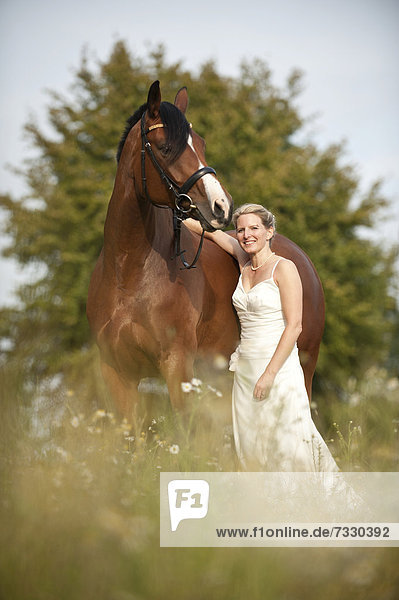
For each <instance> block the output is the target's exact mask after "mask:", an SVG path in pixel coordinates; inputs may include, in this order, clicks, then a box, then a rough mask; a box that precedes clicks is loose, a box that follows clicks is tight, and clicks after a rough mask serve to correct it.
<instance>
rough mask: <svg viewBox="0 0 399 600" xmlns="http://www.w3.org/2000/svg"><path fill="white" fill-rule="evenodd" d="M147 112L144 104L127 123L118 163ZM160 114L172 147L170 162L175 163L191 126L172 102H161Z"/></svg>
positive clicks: (121, 141) (184, 145) (167, 141)
mask: <svg viewBox="0 0 399 600" xmlns="http://www.w3.org/2000/svg"><path fill="white" fill-rule="evenodd" d="M146 110H147V104H142V105H141V106H140V108H138V109H137V110H136V112H135V113H134V114H133V115H132V116H131V117H129V118H128V120H127V121H126V127H125V130H124V132H123V134H122V136H121V139H120V142H119V145H118V150H117V153H116V160H117V162H119V160H120V157H121V154H122V150H123V146H124V145H125V142H126V139H127V136H128V135H129V133H130V130H131V129H132V128H133V127H134V126H135V125H136V123H137V122H138V121H139V120H140V119H141V117H142V116H143V113H144V112H145V111H146ZM159 112H160V115H161V120H162V123H163V124H164V125H165V129H166V136H167V137H166V143H167V145H168V146H169V147H170V154H169V160H170V162H173V161H175V160H177V159H178V158H179V156H180V154H181V153H182V152H183V150H184V148H185V147H186V144H187V140H188V136H189V133H190V125H189V123H188V121H187V119H186V117H185V116H184V115H183V113H182V112H181V111H180V110H179V109H178V108H176V106H174V104H171V103H170V102H161V106H160V109H159Z"/></svg>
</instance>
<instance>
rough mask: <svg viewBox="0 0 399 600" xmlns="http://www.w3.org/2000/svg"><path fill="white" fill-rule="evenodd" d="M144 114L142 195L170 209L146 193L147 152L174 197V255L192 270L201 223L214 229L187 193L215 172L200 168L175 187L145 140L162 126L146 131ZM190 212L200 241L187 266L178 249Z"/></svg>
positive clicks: (200, 244)
mask: <svg viewBox="0 0 399 600" xmlns="http://www.w3.org/2000/svg"><path fill="white" fill-rule="evenodd" d="M145 114H146V113H145V112H144V113H143V116H142V117H141V180H142V184H143V191H144V195H145V197H146V199H147V200H148V202H150V203H151V204H153V205H154V206H157V207H158V208H170V207H169V206H165V205H162V204H157V203H156V202H153V201H152V200H151V197H150V195H149V193H148V189H147V178H146V175H145V156H146V152H148V154H149V156H150V158H151V161H152V163H153V165H154V167H155V168H156V170H157V171H158V173H159V175H160V177H161V179H162V181H163V182H164V184H165V185H166V187H167V189H168V190H169V191H170V192H172V193H173V194H174V196H175V206H174V208H173V209H172V210H173V231H174V238H175V255H176V256H180V260H181V262H182V264H183V267H182V268H184V269H192V268H194V267H195V264H196V262H197V261H198V259H199V256H200V254H201V249H202V244H203V241H204V235H205V229H204V227H203V222H204V221H205V222H206V224H207V228H208V229H210V230H211V231H215V228H214V227H212V226H211V225H210V224H209V223H208V221H207V220H206V219H205V217H204V216H203V214H202V213H201V211H200V210H199V208H198V206H197V205H196V204H194V203H193V201H192V199H191V197H190V196H189V195H188V192H189V191H190V189H191V188H192V187H193V185H194V184H195V183H197V181H198V180H199V179H201V177H203V176H204V175H206V174H208V173H212V174H213V175H216V171H215V169H212V167H201V168H200V169H198V170H197V171H195V173H193V174H192V175H190V177H189V178H188V179H187V180H186V181H185V182H184V183H183V185H181V186H179V185H177V183H176V182H175V181H173V179H171V178H170V177H169V175H168V174H167V173H165V171H164V170H163V169H162V167H161V165H160V164H159V162H158V161H157V159H156V156H155V154H154V152H153V150H152V147H151V143H150V142H149V141H148V138H147V134H148V133H149V132H150V131H152V130H153V129H157V128H159V127H164V124H163V123H157V124H155V125H151V126H150V127H149V128H148V129H147V130H146V128H145ZM192 212H193V213H194V214H193V216H196V217H197V218H198V220H199V221H200V223H201V225H202V235H201V240H200V243H199V246H198V250H197V253H196V255H195V258H194V260H193V262H192V263H191V264H189V263H188V262H187V261H186V260H185V258H184V256H183V255H184V253H185V250H181V249H180V235H181V224H182V222H183V221H184V219H187V218H188V217H189V216H190V213H192Z"/></svg>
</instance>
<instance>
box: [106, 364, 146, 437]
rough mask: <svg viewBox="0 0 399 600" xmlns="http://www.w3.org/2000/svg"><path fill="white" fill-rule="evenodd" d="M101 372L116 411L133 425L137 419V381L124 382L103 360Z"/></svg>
mask: <svg viewBox="0 0 399 600" xmlns="http://www.w3.org/2000/svg"><path fill="white" fill-rule="evenodd" d="M101 372H102V375H103V377H104V381H105V383H106V385H107V388H108V390H109V393H110V394H111V397H112V400H113V402H114V404H115V408H116V410H117V412H118V413H119V415H120V416H121V417H124V418H125V419H126V420H127V421H128V423H130V424H132V425H133V424H134V423H135V422H136V419H137V406H138V401H139V393H138V389H137V387H138V382H133V381H132V382H125V381H124V380H123V379H121V377H120V376H119V375H118V373H117V372H116V371H115V369H114V368H113V367H111V366H110V365H109V364H108V363H106V362H103V361H102V362H101Z"/></svg>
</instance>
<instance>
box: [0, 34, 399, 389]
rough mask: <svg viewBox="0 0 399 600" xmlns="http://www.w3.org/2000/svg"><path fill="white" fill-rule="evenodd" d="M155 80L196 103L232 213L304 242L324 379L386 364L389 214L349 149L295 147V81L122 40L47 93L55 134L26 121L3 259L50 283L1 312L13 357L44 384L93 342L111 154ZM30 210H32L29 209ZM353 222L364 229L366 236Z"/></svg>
mask: <svg viewBox="0 0 399 600" xmlns="http://www.w3.org/2000/svg"><path fill="white" fill-rule="evenodd" d="M154 79H159V80H160V81H161V88H162V94H163V98H164V99H168V100H170V101H173V98H174V95H175V93H176V91H177V90H178V89H179V87H181V86H183V85H186V86H187V87H188V90H189V94H190V105H189V112H188V119H189V120H190V121H191V122H192V123H193V125H194V127H195V129H196V131H198V133H199V134H200V135H202V136H203V137H204V138H205V139H206V141H207V148H208V150H207V159H208V163H209V164H210V165H212V166H213V167H215V168H216V170H217V172H218V175H219V177H220V178H221V180H222V181H223V183H224V184H225V185H226V187H227V189H228V190H229V191H230V193H231V194H232V195H233V198H234V201H235V205H236V206H237V205H240V204H242V203H244V202H248V201H254V202H259V203H261V204H263V205H265V206H267V207H268V208H270V209H271V210H272V211H273V212H274V213H275V215H276V217H277V224H278V230H279V231H280V232H281V233H283V234H284V235H286V236H287V237H289V238H291V239H292V240H293V241H295V242H296V243H297V244H299V245H300V246H301V247H302V248H303V249H304V250H305V251H306V252H307V253H308V254H309V256H310V257H311V259H312V260H313V262H314V264H315V266H316V268H317V270H318V272H319V274H320V277H321V279H322V282H323V285H324V290H325V296H326V306H327V321H326V330H325V336H324V341H323V346H322V352H321V357H320V362H319V373H320V375H321V377H322V378H324V380H325V381H328V382H330V383H333V384H337V383H339V381H340V380H342V378H343V377H346V376H347V375H348V374H349V373H352V374H353V373H354V374H356V373H358V372H360V370H361V369H362V368H364V367H365V366H367V365H368V364H370V363H375V362H378V361H381V360H383V359H385V357H386V355H387V352H388V350H389V346H390V344H391V340H392V329H393V327H394V323H393V322H392V319H391V320H390V319H389V318H388V316H389V315H391V316H392V315H395V314H396V313H395V304H394V300H393V298H392V297H391V295H390V293H389V290H390V285H391V282H392V277H393V261H394V249H392V250H391V251H385V252H384V251H383V250H382V249H381V248H380V247H379V246H378V245H377V244H376V243H375V242H374V241H373V231H372V228H373V225H374V223H375V219H376V215H377V214H378V212H379V211H380V209H381V208H383V207H384V206H385V205H386V202H385V200H384V198H382V197H381V194H380V190H379V186H378V184H376V185H374V186H373V187H372V188H371V189H370V190H369V192H368V193H367V195H366V196H365V197H364V198H362V199H360V200H359V199H357V202H355V199H356V198H357V196H358V184H359V182H358V180H357V177H356V175H355V172H354V170H353V168H351V167H350V166H347V165H343V164H342V162H343V159H342V155H343V148H342V147H341V146H332V147H329V148H327V149H323V150H320V149H318V148H317V147H315V145H314V144H312V143H309V142H306V143H298V142H296V140H297V139H298V134H299V133H301V131H302V128H303V125H304V124H303V120H302V118H301V116H300V115H299V113H298V110H297V108H296V106H295V100H296V97H297V95H298V94H299V93H300V83H301V78H300V74H299V73H296V72H294V73H293V74H292V75H291V77H290V78H289V80H288V81H287V83H286V87H285V89H277V88H276V87H275V86H274V85H273V84H272V77H271V73H270V71H269V69H268V67H267V65H266V64H265V63H263V62H262V61H260V60H256V61H254V62H252V63H250V64H243V65H242V67H241V72H240V76H239V77H237V78H235V79H234V78H227V77H223V76H221V75H220V74H219V73H218V72H217V70H216V68H215V66H214V64H213V63H212V62H209V63H206V64H204V65H203V66H202V67H201V69H200V71H199V73H198V74H196V75H195V74H193V73H190V72H189V71H187V70H184V69H183V68H182V66H181V64H180V63H177V64H167V62H166V59H165V52H164V50H163V48H162V47H159V48H158V49H156V50H155V51H153V52H151V53H150V54H149V55H148V57H147V58H146V59H141V58H139V57H131V56H130V54H129V51H128V49H127V48H126V46H125V44H124V43H123V42H117V43H116V44H115V46H114V48H113V50H112V53H111V55H110V57H109V59H108V60H106V61H104V62H102V63H99V64H98V65H96V66H95V67H91V66H90V65H89V62H88V60H87V58H86V57H85V55H83V57H82V61H81V65H80V68H79V69H78V71H77V72H76V74H75V81H74V85H73V87H72V90H71V92H72V99H71V97H68V98H67V97H63V96H62V95H60V94H56V93H53V94H52V100H51V106H50V108H49V110H48V118H49V122H50V125H51V128H52V132H53V134H52V135H51V136H50V135H45V134H44V133H43V132H42V131H41V130H40V128H39V126H38V125H37V124H35V123H34V122H29V123H27V125H26V132H27V134H28V135H29V137H30V140H31V144H32V147H33V148H34V149H35V150H36V157H35V158H33V159H31V160H30V161H28V162H26V163H25V167H24V168H23V170H22V176H23V177H24V178H25V181H26V183H27V185H28V189H29V190H30V194H29V197H28V198H20V199H18V198H11V197H8V196H7V197H4V196H3V197H2V198H1V203H0V206H1V207H3V209H5V210H6V211H7V215H8V217H7V221H6V226H5V231H6V233H7V234H8V235H9V236H10V239H11V243H10V245H9V247H8V248H7V249H6V251H5V252H4V254H5V256H11V257H14V258H16V259H17V260H18V261H19V263H20V264H21V265H30V264H34V265H38V266H39V265H40V266H42V267H43V266H44V267H45V270H43V269H42V270H41V272H42V275H41V276H40V277H38V279H37V280H36V281H35V282H34V283H32V284H29V285H23V286H21V288H20V289H19V292H18V296H19V304H18V306H16V307H15V308H7V309H3V310H2V312H1V315H0V317H1V318H0V327H1V333H2V334H3V335H4V336H5V337H7V338H8V339H9V340H10V344H9V349H8V352H9V353H10V354H11V355H14V356H17V357H18V358H19V360H21V361H24V362H25V363H26V365H27V366H28V367H29V368H30V369H31V370H32V373H33V374H34V375H35V376H37V375H47V374H52V373H55V372H60V371H63V370H65V369H66V368H67V365H68V364H70V362H71V361H73V359H74V357H75V356H80V355H81V353H82V351H84V350H85V349H87V348H88V347H89V345H90V337H89V330H88V326H87V322H86V317H85V302H86V295H87V287H88V282H89V279H90V274H91V271H92V269H93V267H94V264H95V261H96V259H97V256H98V254H99V251H100V249H101V246H102V235H103V224H104V218H105V213H106V208H107V205H108V201H109V198H110V195H111V191H112V186H113V179H114V176H115V171H116V163H115V152H116V148H117V145H118V141H119V138H120V135H121V132H122V130H123V127H124V123H125V120H126V119H127V118H128V117H129V115H130V114H132V112H133V111H134V110H135V109H136V108H137V107H138V106H139V105H141V104H142V103H143V102H145V100H146V96H147V91H148V87H149V84H150V83H151V82H152V81H153V80H154ZM32 201H33V202H32ZM359 227H363V228H366V229H367V230H368V231H369V235H368V237H367V238H364V237H360V236H359Z"/></svg>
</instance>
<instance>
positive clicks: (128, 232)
mask: <svg viewBox="0 0 399 600" xmlns="http://www.w3.org/2000/svg"><path fill="white" fill-rule="evenodd" d="M187 106H188V94H187V90H186V88H182V89H180V90H179V92H178V93H177V95H176V98H175V101H174V104H171V103H169V102H164V101H161V92H160V86H159V82H158V81H155V82H154V83H153V84H152V85H151V87H150V89H149V92H148V97H147V102H146V104H143V105H142V106H141V107H140V108H139V109H138V110H137V111H136V112H135V113H134V115H132V117H130V119H129V120H128V123H127V127H126V129H125V132H124V134H123V136H122V138H121V141H120V144H119V148H118V154H117V160H118V166H117V171H116V178H115V184H114V189H113V192H112V196H111V199H110V202H109V206H108V211H107V216H106V220H105V226H104V245H103V249H102V251H101V254H100V256H99V258H98V261H97V263H96V266H95V268H94V272H93V274H92V278H91V281H90V286H89V294H88V301H87V317H88V320H89V324H90V328H91V331H92V333H93V335H94V337H95V340H96V343H97V345H98V347H99V350H100V359H101V370H102V374H103V377H104V379H105V382H106V384H107V387H108V389H109V391H110V393H111V396H112V398H113V400H114V403H115V405H116V408H117V410H118V412H119V413H120V414H121V415H122V416H124V417H126V418H127V419H128V421H129V422H133V421H134V419H135V410H136V405H137V401H138V384H139V382H140V380H141V379H143V378H145V377H153V376H159V375H161V376H163V378H164V379H165V381H166V384H167V386H168V391H169V395H170V401H171V404H172V406H173V408H175V409H178V410H179V409H183V408H184V404H185V395H184V393H183V392H182V389H181V382H184V381H190V380H191V378H192V377H193V375H194V361H195V359H196V358H198V357H201V356H205V357H207V356H215V355H222V356H224V357H226V358H228V357H229V356H230V355H231V353H232V352H233V351H234V349H235V347H236V345H237V343H238V339H239V327H238V323H237V318H236V315H235V312H234V309H233V306H232V302H231V296H232V293H233V291H234V289H235V286H236V284H237V279H238V267H237V264H236V262H235V261H234V259H233V258H232V257H231V256H229V255H228V254H227V253H226V252H224V251H223V250H221V249H220V248H219V247H218V246H217V245H216V244H215V243H213V242H212V241H211V240H208V239H205V240H203V242H204V243H203V248H202V253H201V255H200V257H199V258H198V256H197V261H198V262H197V264H196V268H194V269H187V268H186V269H184V268H183V269H182V268H181V266H180V263H179V262H178V256H176V255H179V254H180V255H182V254H183V253H184V252H186V253H187V254H186V256H193V255H194V254H195V249H196V248H197V246H198V239H199V236H198V235H196V234H195V233H192V232H190V231H189V230H188V229H187V228H186V227H184V226H183V227H181V220H182V218H184V216H190V217H193V218H196V219H197V220H199V221H200V223H201V225H202V227H203V229H204V230H207V231H213V230H215V229H221V228H224V227H226V226H227V225H228V224H229V222H230V220H231V215H232V209H233V203H232V199H231V196H230V195H229V194H228V192H227V191H226V190H225V189H224V188H223V186H222V185H221V183H220V182H219V181H218V179H217V177H216V173H215V171H214V170H213V169H212V168H211V167H208V166H207V165H206V161H205V154H204V151H205V142H204V140H203V139H202V138H201V137H200V136H199V135H198V134H197V133H196V132H195V131H194V130H193V128H192V127H191V125H190V124H189V123H188V122H187V120H186V117H185V112H186V109H187ZM173 210H175V211H177V213H176V212H175V213H174V218H173V219H172V218H171V214H172V211H173ZM176 214H177V217H176ZM176 223H177V226H176ZM180 236H181V241H180ZM176 241H177V242H178V243H176ZM201 242H202V240H201ZM180 243H181V247H183V248H184V249H185V250H184V251H183V252H181V250H180ZM273 250H274V251H276V252H278V253H279V254H281V255H282V256H285V257H287V258H291V259H292V260H293V261H294V262H295V263H296V264H297V266H298V269H299V273H300V275H301V278H302V281H303V287H304V316H303V330H302V333H301V336H300V339H299V341H298V346H299V349H300V350H301V351H302V353H303V352H304V353H305V354H306V361H305V362H304V365H303V368H304V374H305V379H306V385H307V389H308V393H309V395H310V389H311V382H312V377H313V373H314V369H315V365H316V360H317V354H318V349H319V344H320V340H321V335H322V331H323V325H324V302H323V292H322V288H321V284H320V281H319V278H318V276H317V273H316V271H315V269H314V267H313V265H312V263H311V262H310V260H309V258H308V257H307V256H306V255H305V254H304V253H303V252H302V251H301V250H300V249H299V248H298V246H296V245H295V244H294V243H293V242H291V241H290V240H288V239H287V238H284V237H283V236H281V235H276V237H275V239H274V241H273ZM183 262H184V263H185V266H186V267H187V266H191V265H188V263H187V262H186V261H185V259H183Z"/></svg>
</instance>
